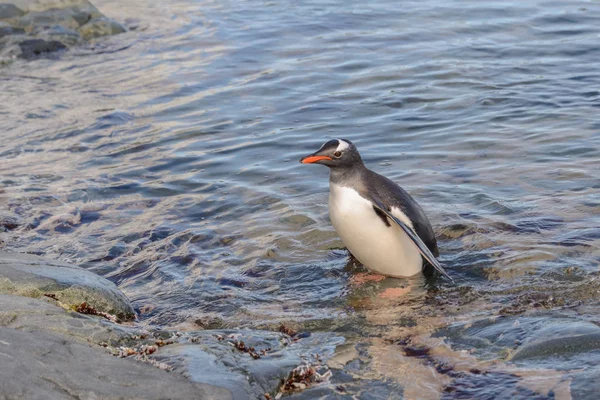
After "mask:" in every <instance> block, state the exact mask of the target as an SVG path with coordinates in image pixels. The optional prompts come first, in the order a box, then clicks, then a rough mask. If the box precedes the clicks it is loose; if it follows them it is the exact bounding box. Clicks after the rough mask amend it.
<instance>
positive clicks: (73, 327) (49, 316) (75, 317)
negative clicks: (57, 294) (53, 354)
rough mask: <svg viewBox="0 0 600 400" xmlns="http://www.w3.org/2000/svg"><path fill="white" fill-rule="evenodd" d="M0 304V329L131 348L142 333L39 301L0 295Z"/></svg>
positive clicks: (138, 330) (135, 329)
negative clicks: (66, 337)
mask: <svg viewBox="0 0 600 400" xmlns="http://www.w3.org/2000/svg"><path fill="white" fill-rule="evenodd" d="M0 304H2V307H1V308H0V326H4V327H8V328H13V329H20V330H25V331H28V332H34V331H35V332H53V333H56V334H62V335H66V336H69V337H71V338H72V340H78V341H80V342H81V343H95V344H103V345H108V346H115V347H118V346H125V345H130V344H131V338H132V337H135V336H141V335H142V334H143V333H144V332H143V331H141V330H140V329H137V328H133V327H128V326H124V325H117V324H113V323H110V322H109V321H107V320H104V319H99V318H94V317H88V316H86V315H81V314H78V313H76V312H70V311H66V310H64V309H62V308H60V307H57V306H56V305H54V304H51V303H50V302H49V301H45V300H43V299H33V298H29V297H22V296H13V295H7V294H0Z"/></svg>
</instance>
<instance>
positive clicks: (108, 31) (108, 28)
mask: <svg viewBox="0 0 600 400" xmlns="http://www.w3.org/2000/svg"><path fill="white" fill-rule="evenodd" d="M125 31H126V29H125V28H124V27H123V25H121V24H119V23H118V22H117V21H113V20H112V19H109V18H106V17H101V18H95V19H92V20H90V21H89V22H88V23H86V24H85V25H83V26H82V27H81V28H79V32H80V33H81V36H83V38H84V39H85V40H90V39H92V38H96V37H100V36H107V35H116V34H118V33H123V32H125Z"/></svg>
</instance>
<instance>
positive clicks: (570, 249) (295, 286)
mask: <svg viewBox="0 0 600 400" xmlns="http://www.w3.org/2000/svg"><path fill="white" fill-rule="evenodd" d="M94 4H95V5H96V6H97V7H98V8H99V9H100V10H101V11H102V12H103V13H105V14H107V15H109V16H110V17H112V18H114V19H116V20H119V21H121V22H122V23H124V24H125V25H126V26H128V27H129V32H127V33H125V34H121V35H116V36H112V37H107V38H101V39H98V40H96V41H95V42H93V43H90V44H87V45H83V46H80V47H77V48H74V49H72V50H70V51H69V52H67V53H65V54H63V55H61V56H60V57H59V58H58V59H38V60H33V61H19V60H17V61H15V62H14V63H12V64H10V65H7V66H3V67H1V68H0V99H1V102H0V117H1V120H2V123H1V125H2V126H1V128H0V163H1V164H0V165H1V168H0V210H4V211H6V212H9V213H11V214H13V215H16V216H18V218H19V220H20V224H19V226H18V227H17V228H15V229H12V230H8V231H6V232H4V233H2V234H1V235H2V236H0V239H2V243H1V244H0V246H2V247H3V248H4V249H7V250H11V251H21V252H30V253H37V254H43V255H46V256H48V257H53V258H57V259H61V260H65V261H70V262H73V263H76V264H78V265H82V266H84V267H85V268H88V269H90V270H92V271H94V272H96V273H98V274H101V275H102V276H105V277H107V278H108V279H110V280H112V281H113V282H115V283H116V284H117V285H118V286H119V288H120V289H121V290H122V291H123V292H124V293H125V294H126V295H127V296H128V297H129V298H130V299H131V300H132V302H133V304H134V306H135V308H136V310H137V312H138V313H139V323H140V324H143V325H146V326H149V327H162V328H165V329H193V327H194V321H198V320H213V321H218V324H219V326H221V327H226V328H240V327H246V328H263V329H264V328H266V329H270V328H271V327H276V326H278V325H279V324H280V323H286V324H290V323H291V324H295V326H299V327H300V328H301V329H303V330H307V331H311V332H335V333H336V334H337V335H340V336H342V337H344V338H345V339H346V341H347V342H346V345H345V346H346V347H345V349H346V350H348V349H350V350H351V351H350V350H349V351H350V353H348V354H351V356H349V358H348V360H350V361H348V360H346V361H347V362H346V363H343V362H341V361H340V362H339V363H338V364H335V365H336V369H335V370H334V377H336V374H337V378H336V379H341V378H340V376H347V379H346V378H344V379H346V381H347V382H349V383H347V387H346V389H344V390H346V392H344V393H345V394H344V393H341V392H340V391H339V390H338V391H337V392H336V391H335V390H333V391H331V392H327V393H326V394H319V396H321V395H322V396H325V397H327V396H338V395H339V396H350V395H352V394H354V395H355V396H356V397H358V398H365V399H366V398H394V396H396V395H398V396H399V395H401V394H403V396H404V397H405V398H442V397H443V398H480V399H482V398H503V397H502V396H504V395H506V396H507V397H506V398H533V397H535V396H538V397H539V398H567V397H561V396H567V395H569V396H572V398H593V397H591V396H593V393H594V391H590V390H589V387H586V384H585V382H589V381H590V380H591V381H594V377H595V376H596V375H595V374H600V370H597V369H596V367H595V364H597V363H598V361H599V360H600V356H599V355H598V354H597V349H596V348H595V347H593V346H592V345H590V346H592V347H591V348H585V349H584V350H572V349H571V348H570V347H568V346H567V347H568V348H569V349H571V350H569V351H567V353H566V354H565V353H564V352H560V351H559V350H558V349H559V348H561V349H564V348H565V347H564V346H563V345H564V342H560V344H555V345H554V346H555V347H552V346H550V350H548V349H546V350H544V351H541V352H540V353H539V354H538V353H535V354H534V356H533V357H529V356H528V358H527V362H525V361H523V360H521V361H518V360H516V359H513V356H514V354H519V353H518V352H519V351H520V350H519V349H520V348H521V347H522V346H525V345H527V344H528V343H530V344H531V343H537V342H541V341H544V340H546V339H548V337H549V336H544V335H543V332H545V331H544V330H543V329H541V328H540V327H541V326H546V325H548V324H549V325H548V326H551V327H552V326H555V325H553V324H555V323H556V321H560V324H563V325H567V326H568V325H569V324H573V326H574V327H575V328H574V330H573V331H568V330H567V331H565V332H562V331H560V332H562V333H560V334H557V335H558V336H557V337H559V338H563V339H564V338H569V337H572V336H573V335H575V336H576V335H578V333H577V332H578V331H577V329H576V327H577V326H579V325H578V324H582V323H585V324H591V325H593V326H595V325H596V324H597V322H598V321H600V312H599V311H598V310H600V308H598V305H599V304H598V302H599V299H600V283H599V282H598V265H599V263H600V250H599V246H600V194H599V193H600V181H599V180H598V176H599V172H600V171H599V159H600V119H599V118H598V112H599V111H600V69H599V68H598V63H599V61H600V45H599V43H600V42H599V40H600V4H598V3H597V2H594V1H518V2H517V1H489V2H479V1H447V2H440V1H434V0H423V1H405V2H394V1H389V0H380V1H374V2H368V3H365V2H358V1H300V2H290V1H255V0H248V1H227V0H225V1H187V2H186V1H179V0H175V1H168V2H158V3H157V2H153V1H144V0H131V1H127V2H120V1H111V0H99V1H96V2H95V3H94ZM335 137H344V138H348V139H350V140H352V141H353V142H354V143H355V144H356V145H357V147H358V149H359V150H360V152H361V154H362V157H363V159H364V160H365V163H366V164H367V166H368V167H370V168H371V169H373V170H375V171H377V172H379V173H381V174H383V175H386V176H388V177H389V178H391V179H393V180H394V181H396V182H397V183H399V184H400V185H401V186H402V187H404V188H405V189H406V190H407V191H409V192H410V193H411V194H412V195H413V197H415V199H416V200H417V201H418V202H419V203H420V204H421V206H422V207H423V208H424V209H425V211H426V213H427V214H428V216H429V219H430V220H431V222H432V225H433V227H434V230H435V232H436V234H437V236H438V242H439V243H438V245H439V248H440V253H441V255H440V260H441V261H442V263H443V264H444V265H445V266H446V268H447V270H448V271H449V272H450V273H451V275H452V276H454V277H455V278H456V280H457V284H456V285H452V284H450V283H449V282H446V281H437V282H433V283H431V282H425V281H424V280H423V279H420V278H414V279H409V280H402V279H386V280H385V281H383V282H371V283H368V284H365V285H357V284H355V283H354V281H353V278H355V277H356V276H357V275H358V274H360V273H362V272H364V271H365V270H364V269H363V268H362V267H361V266H360V265H356V263H355V262H353V261H352V260H351V259H349V256H348V253H347V251H346V250H345V249H344V247H343V244H342V243H341V241H340V240H339V239H338V237H337V236H336V234H335V231H334V230H333V228H332V227H331V224H330V222H329V218H328V213H327V195H328V171H327V170H326V168H324V167H319V166H305V165H300V164H299V163H298V159H299V158H300V157H301V156H303V155H306V154H308V153H311V152H313V151H315V150H316V149H317V148H318V147H319V146H320V145H321V144H322V143H323V142H325V141H326V140H329V139H331V138H335ZM390 289H391V291H390ZM392 292H394V293H399V292H402V293H404V292H406V294H404V295H403V296H400V297H391V296H388V294H389V293H392ZM523 318H525V320H527V321H529V319H527V318H530V319H531V318H533V319H534V320H535V321H538V320H539V323H537V322H536V323H537V325H536V324H534V323H532V324H529V325H528V324H525V323H521V322H520V321H522V319H523ZM507 319H508V320H510V321H511V323H510V324H505V322H506V321H507ZM486 321H493V322H494V323H493V324H492V325H493V326H492V328H493V329H500V328H499V327H502V329H500V330H499V331H498V332H496V331H493V332H492V333H490V331H489V330H490V329H492V328H490V327H489V326H488V325H487V323H486ZM503 324H504V325H503ZM515 324H516V326H515ZM560 324H559V325H560ZM479 325H482V326H484V328H482V330H477V329H471V328H470V327H473V326H479ZM523 326H525V327H523ZM557 326H558V325H557ZM517 327H518V332H517V333H515V332H513V331H514V330H515V329H517ZM486 329H487V330H486ZM493 329H492V330H493ZM550 331H552V330H550ZM494 332H495V333H494ZM540 332H542V333H540ZM573 332H575V333H573ZM486 335H487V336H486ZM490 335H491V336H490ZM511 335H513V336H511ZM540 335H542V336H540ZM552 335H554V333H552ZM569 335H571V336H569ZM505 336H510V337H511V338H512V340H511V341H502V340H501V339H502V338H503V337H505ZM551 338H552V339H555V338H554V336H552V337H551ZM548 340H550V339H548ZM411 346H413V347H414V346H417V347H419V348H421V349H423V348H426V349H427V351H425V350H423V351H421V352H416V353H415V352H414V351H412V352H411V350H410V349H411V348H413V347H411ZM561 346H563V347H561ZM413 350H414V348H413ZM340 351H342V349H340ZM342 353H343V352H342ZM340 354H341V353H340ZM344 354H346V353H344ZM527 354H529V353H527ZM336 357H337V358H340V357H341V356H340V355H339V354H338V355H336ZM515 357H516V356H515ZM582 357H583V358H582ZM342 359H343V357H342ZM344 360H345V359H344ZM582 360H583V361H582ZM332 365H333V364H332ZM581 365H587V367H586V368H585V371H584V372H581V371H579V370H580V367H581ZM332 368H333V367H332ZM474 371H475V372H474ZM481 371H486V373H481ZM577 371H579V372H577ZM477 372H480V373H477ZM582 373H583V374H587V375H585V376H584V375H581V374H582ZM344 374H345V375H344ZM578 374H579V375H578ZM590 374H591V375H590ZM346 381H344V382H346ZM340 382H341V381H340ZM536 382H537V383H536ZM540 382H542V383H541V384H540ZM586 390H587V391H586ZM335 393H337V394H335ZM297 396H299V397H301V396H308V397H306V398H314V397H312V396H317V394H316V392H315V393H313V394H312V395H310V394H307V393H304V394H302V393H300V394H298V395H297ZM369 396H371V397H369ZM415 396H416V397H415ZM511 396H512V397H511ZM340 398H341V397H340Z"/></svg>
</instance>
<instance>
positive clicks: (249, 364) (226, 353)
mask: <svg viewBox="0 0 600 400" xmlns="http://www.w3.org/2000/svg"><path fill="white" fill-rule="evenodd" d="M189 334H190V336H192V337H193V342H191V343H190V342H188V343H180V344H176V345H172V346H167V347H165V348H163V349H161V351H160V352H157V353H156V355H155V356H154V358H155V359H156V360H157V361H160V362H163V363H166V364H168V365H170V366H172V367H173V368H174V371H176V372H179V373H181V374H183V375H185V376H187V377H188V378H189V379H191V380H192V381H194V382H200V383H214V382H219V385H220V386H223V387H225V388H227V389H229V390H230V391H231V393H232V395H233V398H234V399H240V400H241V399H247V398H263V396H264V394H265V393H270V394H271V395H272V396H274V395H275V391H276V390H277V389H278V387H279V385H280V383H281V381H282V380H284V379H285V378H287V376H288V375H289V373H290V371H292V370H293V369H294V368H296V367H298V366H299V365H301V364H304V363H305V361H309V362H311V363H313V364H315V363H318V362H317V361H316V360H315V358H314V354H319V355H320V360H322V361H323V360H326V359H327V358H329V357H331V356H333V354H334V353H335V349H336V347H337V346H338V345H341V344H343V343H344V341H345V339H344V338H342V337H339V336H336V335H335V334H333V333H315V334H312V335H310V336H309V337H305V338H303V339H301V340H298V341H292V340H290V339H289V337H288V336H286V335H283V334H280V333H275V332H270V331H260V330H249V329H244V330H221V331H199V332H190V333H189ZM231 335H233V338H231ZM219 336H220V337H221V338H222V339H221V340H219ZM234 340H237V341H243V342H244V344H245V346H246V347H254V349H255V351H256V352H257V353H258V354H259V355H260V356H261V357H260V358H259V359H255V358H253V357H252V356H251V355H250V354H248V353H246V352H242V351H239V350H238V349H236V348H235V347H234V346H233V345H232V342H233V341H234ZM265 349H269V350H268V351H266V352H265V354H263V353H261V350H265Z"/></svg>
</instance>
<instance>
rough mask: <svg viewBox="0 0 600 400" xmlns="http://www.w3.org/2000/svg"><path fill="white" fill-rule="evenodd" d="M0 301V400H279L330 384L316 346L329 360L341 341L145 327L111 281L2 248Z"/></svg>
mask: <svg viewBox="0 0 600 400" xmlns="http://www.w3.org/2000/svg"><path fill="white" fill-rule="evenodd" d="M0 304H1V305H2V307H1V308H0V359H3V365H6V366H7V367H6V368H4V367H3V368H1V369H0V399H4V398H6V399H13V398H27V399H37V398H40V399H41V398H48V397H52V398H70V397H77V398H82V399H93V398H102V399H116V398H118V399H140V398H144V399H154V398H156V399H159V398H169V399H246V398H259V397H263V396H264V395H265V394H269V395H272V396H273V397H275V396H276V394H277V393H278V392H280V391H283V392H285V391H286V390H295V389H296V388H306V387H307V386H310V385H309V383H310V382H309V381H308V379H309V378H310V381H311V382H314V381H315V380H318V379H322V380H327V379H328V377H329V375H328V374H327V371H328V368H327V367H324V366H323V367H318V368H316V369H315V368H314V367H312V366H311V360H307V359H306V355H307V354H310V353H311V352H314V351H315V349H316V351H318V353H319V354H321V356H320V357H322V358H323V359H326V358H327V357H328V356H331V355H333V353H334V351H335V348H336V346H337V345H339V344H342V343H343V342H344V339H343V338H341V337H337V336H336V335H333V334H321V333H317V334H312V335H304V336H302V337H301V340H299V339H300V336H296V335H297V334H296V332H291V331H289V330H286V329H282V332H273V331H263V330H249V329H245V330H227V329H214V330H204V329H199V330H190V331H187V332H179V331H170V330H162V329H159V328H157V329H154V330H152V329H148V328H145V327H142V326H141V325H139V324H138V323H136V321H135V311H134V308H133V307H132V305H131V304H130V302H129V300H128V299H127V297H126V296H125V295H124V294H123V293H122V292H121V291H120V290H119V289H118V288H117V287H116V286H115V285H114V284H113V283H112V282H110V281H108V280H106V279H104V278H102V277H100V276H97V275H95V274H93V273H91V272H89V271H87V270H85V269H82V268H79V267H76V266H73V265H70V264H67V263H63V262H57V261H54V260H48V259H46V258H43V257H39V256H34V255H29V254H19V253H10V252H4V251H0ZM5 361H6V362H5ZM312 361H313V362H314V361H318V360H312ZM299 367H300V369H298V368H299ZM307 368H308V369H307ZM293 371H296V372H294V373H292V375H290V373H291V372H293ZM298 371H300V372H298ZM303 371H304V372H303ZM306 371H310V373H309V374H306ZM302 373H303V374H302ZM294 374H296V375H294ZM290 376H292V377H293V379H291V378H290ZM303 380H307V381H306V382H303ZM286 385H287V389H286ZM309 393H310V392H309Z"/></svg>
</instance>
